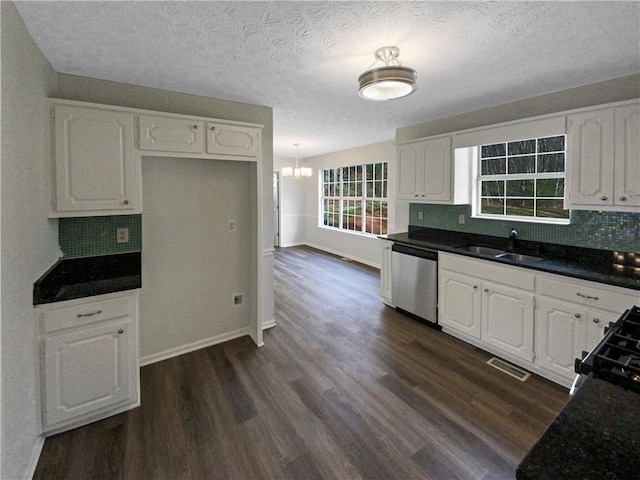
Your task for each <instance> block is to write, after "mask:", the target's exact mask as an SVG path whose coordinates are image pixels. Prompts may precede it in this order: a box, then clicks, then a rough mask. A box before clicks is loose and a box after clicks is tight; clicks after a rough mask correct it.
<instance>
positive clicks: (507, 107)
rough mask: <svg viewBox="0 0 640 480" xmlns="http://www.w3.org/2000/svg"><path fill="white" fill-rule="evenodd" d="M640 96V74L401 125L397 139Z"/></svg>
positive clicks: (398, 141)
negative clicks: (406, 125) (414, 123)
mask: <svg viewBox="0 0 640 480" xmlns="http://www.w3.org/2000/svg"><path fill="white" fill-rule="evenodd" d="M639 97H640V74H636V75H628V76H626V77H620V78H614V79H612V80H607V81H605V82H599V83H594V84H591V85H585V86H582V87H576V88H570V89H568V90H563V91H560V92H555V93H549V94H547V95H540V96H538V97H533V98H527V99H525V100H520V101H517V102H512V103H507V104H504V105H498V106H495V107H490V108H484V109H482V110H477V111H474V112H469V113H463V114H461V115H455V116H452V117H447V118H441V119H438V120H432V121H429V122H425V123H420V124H418V125H411V126H408V127H402V128H398V129H397V130H396V142H397V143H404V142H408V141H411V140H415V139H418V138H423V137H430V136H433V135H440V134H442V133H449V132H457V131H460V130H466V129H469V128H476V127H483V126H485V125H495V124H497V123H502V122H510V121H512V120H520V119H523V118H530V117H535V116H538V115H546V114H549V113H555V112H562V111H565V110H571V109H575V108H583V107H590V106H592V105H600V104H604V103H612V102H619V101H622V100H630V99H633V98H639Z"/></svg>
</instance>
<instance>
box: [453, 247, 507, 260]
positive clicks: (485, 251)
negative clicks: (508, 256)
mask: <svg viewBox="0 0 640 480" xmlns="http://www.w3.org/2000/svg"><path fill="white" fill-rule="evenodd" d="M460 250H466V251H467V252H472V253H477V254H478V255H489V256H491V257H495V256H497V255H501V254H503V253H505V251H504V250H500V249H498V248H490V247H481V246H479V245H466V246H464V247H461V248H460Z"/></svg>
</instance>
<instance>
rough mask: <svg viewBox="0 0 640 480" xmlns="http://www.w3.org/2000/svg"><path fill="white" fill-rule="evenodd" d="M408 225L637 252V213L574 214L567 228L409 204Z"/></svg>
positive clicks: (639, 233) (639, 245) (459, 207)
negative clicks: (513, 233)
mask: <svg viewBox="0 0 640 480" xmlns="http://www.w3.org/2000/svg"><path fill="white" fill-rule="evenodd" d="M418 212H422V214H423V217H424V219H423V220H418ZM460 215H464V216H465V223H464V224H463V225H461V224H459V223H458V217H459V216H460ZM409 224H410V225H417V226H421V227H430V228H439V229H442V230H453V231H456V232H467V233H477V234H481V235H492V236H496V237H507V236H508V235H509V230H510V229H511V228H512V227H513V228H515V229H516V230H517V231H518V237H519V238H521V239H522V240H531V241H534V242H545V243H557V244H561V245H573V246H576V247H587V248H598V249H603V250H621V251H624V252H636V253H638V252H640V214H638V213H622V212H597V211H586V210H574V211H572V212H571V223H570V224H569V225H551V224H544V223H526V222H510V221H509V220H506V219H505V220H489V219H478V218H471V205H453V206H452V205H423V204H419V203H412V204H411V205H410V207H409Z"/></svg>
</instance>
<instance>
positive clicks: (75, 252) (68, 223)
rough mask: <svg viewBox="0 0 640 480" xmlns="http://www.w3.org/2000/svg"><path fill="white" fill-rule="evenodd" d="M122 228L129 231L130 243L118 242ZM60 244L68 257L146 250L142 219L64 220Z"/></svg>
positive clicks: (127, 216)
mask: <svg viewBox="0 0 640 480" xmlns="http://www.w3.org/2000/svg"><path fill="white" fill-rule="evenodd" d="M118 228H128V229H129V242H127V243H117V242H116V229H118ZM58 241H59V243H60V249H61V250H62V253H63V254H64V256H65V257H86V256H89V255H108V254H111V253H124V252H139V251H141V250H142V215H116V216H108V217H76V218H60V219H59V220H58Z"/></svg>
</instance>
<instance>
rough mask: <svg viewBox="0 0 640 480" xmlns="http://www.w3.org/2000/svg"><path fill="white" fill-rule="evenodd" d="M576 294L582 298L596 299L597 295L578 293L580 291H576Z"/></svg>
mask: <svg viewBox="0 0 640 480" xmlns="http://www.w3.org/2000/svg"><path fill="white" fill-rule="evenodd" d="M576 295H578V296H579V297H582V298H588V299H589V300H598V297H592V296H590V295H584V294H583V293H580V292H578V293H576Z"/></svg>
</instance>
